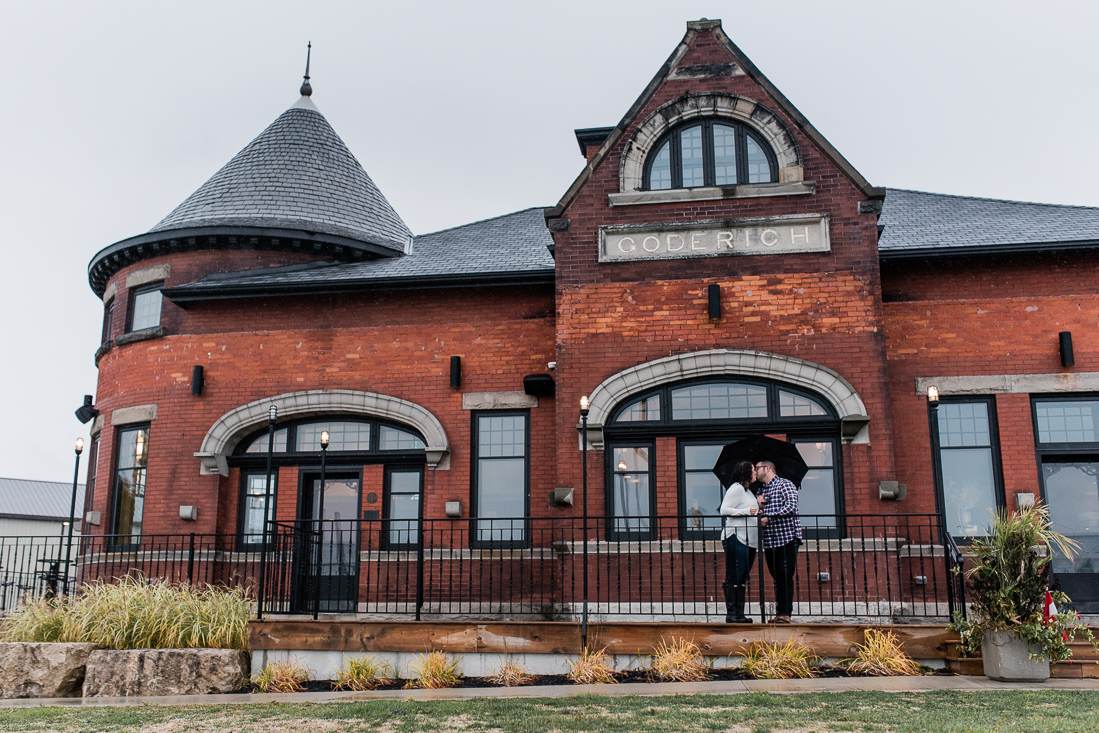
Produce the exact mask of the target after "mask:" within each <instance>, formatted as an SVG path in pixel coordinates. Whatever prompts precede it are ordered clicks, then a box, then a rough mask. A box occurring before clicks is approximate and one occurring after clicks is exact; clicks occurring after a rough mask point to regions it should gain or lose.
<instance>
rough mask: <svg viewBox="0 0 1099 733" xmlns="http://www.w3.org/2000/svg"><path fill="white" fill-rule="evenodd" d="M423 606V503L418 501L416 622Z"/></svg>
mask: <svg viewBox="0 0 1099 733" xmlns="http://www.w3.org/2000/svg"><path fill="white" fill-rule="evenodd" d="M423 604H424V502H423V500H422V499H421V500H420V516H419V517H417V518H416V620H417V621H419V620H420V608H421V607H422V606H423Z"/></svg>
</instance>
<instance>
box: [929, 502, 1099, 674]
mask: <svg viewBox="0 0 1099 733" xmlns="http://www.w3.org/2000/svg"><path fill="white" fill-rule="evenodd" d="M969 549H970V553H971V554H972V560H973V566H972V567H971V568H970V569H969V570H967V571H965V577H966V580H967V586H966V596H967V600H968V601H969V609H970V614H969V615H970V618H969V619H968V620H965V619H962V618H961V616H960V614H956V615H955V617H954V620H953V621H952V623H951V624H950V626H949V627H948V628H950V629H952V630H954V631H957V632H958V633H959V635H960V636H961V644H960V645H959V648H960V651H961V653H962V656H975V655H976V654H977V653H978V652H980V654H981V657H982V659H983V662H984V671H985V674H986V675H987V676H988V677H990V678H992V679H995V680H1003V681H1011V682H1033V681H1039V680H1044V679H1047V678H1048V677H1049V665H1050V662H1058V661H1061V660H1063V659H1068V658H1069V657H1070V656H1072V651H1071V650H1070V649H1069V647H1068V643H1069V642H1070V641H1071V640H1073V639H1075V638H1076V636H1077V635H1078V634H1079V635H1081V636H1083V637H1085V638H1087V639H1088V640H1089V641H1090V642H1091V643H1092V645H1093V646H1095V645H1096V642H1095V638H1094V637H1093V636H1092V633H1091V630H1090V629H1088V628H1087V627H1086V626H1084V625H1082V624H1080V617H1079V616H1078V615H1077V614H1076V612H1075V611H1070V610H1067V607H1068V602H1069V600H1070V599H1069V597H1068V596H1066V595H1065V594H1064V593H1061V592H1059V591H1053V592H1052V594H1051V596H1052V600H1053V603H1054V604H1055V605H1056V607H1057V608H1061V609H1065V610H1062V611H1060V612H1057V613H1053V614H1047V613H1046V593H1047V592H1048V587H1049V571H1050V565H1051V564H1052V562H1053V552H1054V550H1055V549H1056V550H1057V551H1058V552H1060V553H1062V554H1063V555H1064V556H1065V557H1066V558H1068V559H1069V560H1072V558H1073V551H1074V550H1078V549H1079V545H1077V544H1076V543H1075V542H1073V541H1072V540H1071V539H1069V538H1068V537H1065V536H1064V535H1062V534H1060V533H1058V532H1055V531H1054V530H1053V522H1052V521H1051V519H1050V516H1049V509H1048V508H1047V507H1045V506H1043V505H1041V504H1040V503H1037V502H1035V504H1034V505H1032V506H1030V507H1026V508H1024V509H1020V510H1019V511H1018V512H1015V513H1010V512H1007V511H1005V510H1002V509H1001V510H1000V511H999V512H997V513H996V514H995V515H994V516H993V520H992V525H991V526H990V527H989V529H988V536H987V537H981V538H974V539H973V542H972V544H971V545H970V548H969Z"/></svg>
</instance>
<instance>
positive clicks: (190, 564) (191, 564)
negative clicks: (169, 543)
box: [187, 532, 195, 587]
mask: <svg viewBox="0 0 1099 733" xmlns="http://www.w3.org/2000/svg"><path fill="white" fill-rule="evenodd" d="M190 542H191V545H190V547H189V548H188V549H187V583H188V584H189V585H191V586H192V587H193V586H194V584H195V533H194V532H192V533H191V540H190Z"/></svg>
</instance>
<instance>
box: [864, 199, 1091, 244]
mask: <svg viewBox="0 0 1099 733" xmlns="http://www.w3.org/2000/svg"><path fill="white" fill-rule="evenodd" d="M878 224H879V225H880V226H884V227H885V231H883V232H882V236H881V239H880V240H879V241H878V249H879V250H880V251H881V253H882V256H884V257H889V256H898V255H900V256H903V255H905V254H909V253H911V254H913V255H915V254H918V253H923V252H926V253H928V254H931V253H932V252H935V253H944V252H949V251H964V250H970V249H972V250H977V251H985V252H988V251H998V250H1012V249H1040V248H1045V247H1048V246H1057V245H1059V246H1066V247H1072V246H1081V245H1095V244H1099V208H1089V207H1085V206H1058V205H1054V204H1028V203H1022V202H1018V201H1000V200H997V199H979V198H971V197H969V196H947V195H945V194H938V193H922V192H920V191H905V190H903V189H898V188H890V189H887V193H886V196H885V206H884V208H883V209H882V214H881V217H880V218H879V219H878Z"/></svg>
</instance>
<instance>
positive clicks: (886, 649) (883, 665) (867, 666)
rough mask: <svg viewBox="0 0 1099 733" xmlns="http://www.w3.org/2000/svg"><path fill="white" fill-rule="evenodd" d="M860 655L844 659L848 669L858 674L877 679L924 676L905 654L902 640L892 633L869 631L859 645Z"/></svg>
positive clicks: (857, 646)
mask: <svg viewBox="0 0 1099 733" xmlns="http://www.w3.org/2000/svg"><path fill="white" fill-rule="evenodd" d="M855 648H856V649H857V650H858V654H857V655H856V656H855V657H853V658H852V659H844V660H843V661H842V662H841V664H846V665H847V669H848V670H850V671H851V672H855V673H856V674H868V675H874V676H876V677H891V676H896V675H918V674H923V671H922V670H921V669H920V665H918V664H916V663H915V662H914V661H912V658H911V657H910V656H908V654H906V653H905V651H904V648H903V645H902V644H901V640H900V639H898V638H897V636H896V634H894V633H893V632H892V631H878V630H877V629H867V631H866V641H865V643H862V644H857V645H856V646H855Z"/></svg>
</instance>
